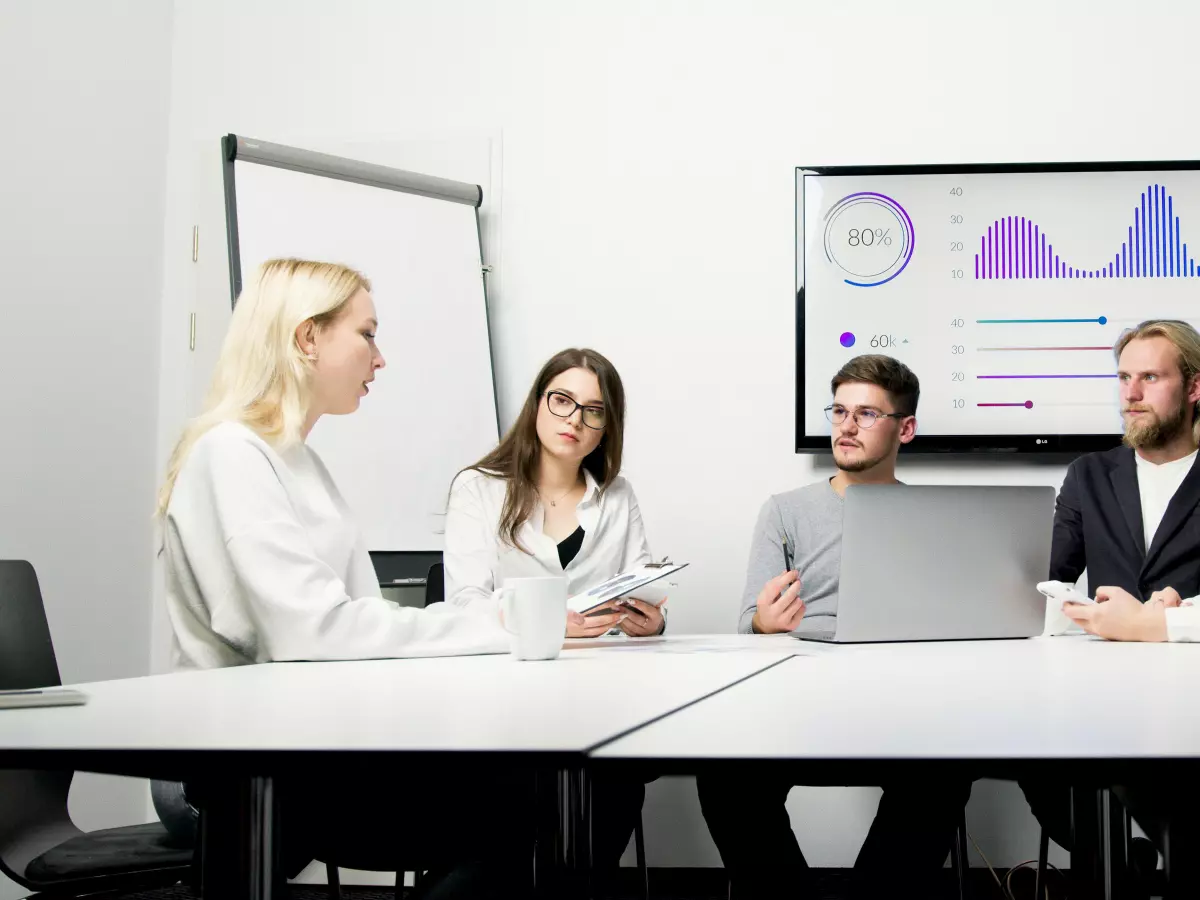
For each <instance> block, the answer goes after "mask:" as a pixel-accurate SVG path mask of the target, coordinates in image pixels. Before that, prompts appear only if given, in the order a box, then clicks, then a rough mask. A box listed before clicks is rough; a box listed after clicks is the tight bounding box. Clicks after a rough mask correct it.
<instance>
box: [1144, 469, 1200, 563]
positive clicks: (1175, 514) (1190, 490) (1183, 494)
mask: <svg viewBox="0 0 1200 900" xmlns="http://www.w3.org/2000/svg"><path fill="white" fill-rule="evenodd" d="M1139 502H1140V501H1139ZM1198 503H1200V456H1197V457H1196V460H1195V461H1194V462H1193V463H1192V468H1191V469H1190V470H1189V471H1188V473H1187V476H1186V477H1185V478H1184V479H1183V482H1182V483H1181V484H1180V485H1179V490H1177V491H1176V492H1175V496H1174V497H1172V498H1171V502H1170V503H1168V504H1167V509H1166V512H1164V513H1163V517H1162V521H1161V522H1160V523H1159V524H1158V530H1157V531H1155V532H1154V540H1153V541H1151V543H1150V550H1149V551H1148V552H1147V553H1146V561H1145V563H1144V564H1143V566H1142V570H1143V571H1145V569H1146V568H1147V567H1148V566H1150V565H1151V564H1152V563H1153V562H1154V557H1155V556H1157V555H1158V554H1159V553H1161V552H1162V549H1163V547H1164V546H1166V545H1167V543H1168V542H1169V541H1170V540H1171V538H1173V537H1175V534H1176V532H1178V531H1179V529H1180V528H1181V527H1182V526H1183V523H1184V522H1186V521H1187V519H1188V516H1190V515H1191V514H1192V512H1193V511H1194V510H1195V509H1196V504H1198Z"/></svg>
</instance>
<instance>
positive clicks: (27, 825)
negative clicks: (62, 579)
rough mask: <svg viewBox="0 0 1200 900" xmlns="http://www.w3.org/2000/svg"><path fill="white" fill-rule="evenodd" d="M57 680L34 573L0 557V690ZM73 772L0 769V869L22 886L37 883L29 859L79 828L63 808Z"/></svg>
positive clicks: (50, 684)
mask: <svg viewBox="0 0 1200 900" xmlns="http://www.w3.org/2000/svg"><path fill="white" fill-rule="evenodd" d="M61 683H62V681H61V680H60V678H59V674H58V661H57V660H56V659H55V657H54V644H53V643H52V642H51V641H50V625H49V623H47V621H46V609H45V607H44V606H43V605H42V592H41V589H40V588H39V587H38V580H37V573H36V572H34V570H33V566H31V565H30V564H29V563H27V562H25V561H24V560H7V559H4V560H0V690H25V689H27V688H39V687H54V686H56V685H59V684H61ZM0 715H4V713H0ZM74 775H75V773H74V772H60V771H55V772H48V771H47V772H42V771H36V772H35V771H30V770H28V769H8V770H3V771H0V872H3V873H4V874H5V875H7V876H8V877H9V878H12V879H13V880H14V881H16V882H18V883H19V884H22V885H24V886H25V887H36V886H35V885H33V884H32V883H31V882H30V881H28V880H27V879H26V878H25V867H26V866H27V865H28V864H29V861H30V860H32V859H34V858H35V857H37V856H38V855H39V854H41V853H42V852H44V851H45V850H48V849H49V848H50V847H53V846H55V845H57V844H60V843H62V842H63V841H65V840H68V839H70V838H72V837H75V836H76V835H78V834H80V833H81V832H80V831H79V829H78V828H76V827H75V826H74V825H73V824H72V823H71V818H70V815H69V813H68V812H67V797H68V795H69V794H70V790H71V779H72V778H73V777H74Z"/></svg>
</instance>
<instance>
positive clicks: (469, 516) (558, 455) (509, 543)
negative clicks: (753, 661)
mask: <svg viewBox="0 0 1200 900" xmlns="http://www.w3.org/2000/svg"><path fill="white" fill-rule="evenodd" d="M624 425H625V390H624V388H623V387H622V386H621V378H620V376H619V375H618V374H617V370H616V369H615V368H613V365H612V363H610V362H609V361H608V360H607V359H605V358H604V357H603V356H601V355H600V354H599V353H596V352H595V351H594V350H574V349H573V350H564V351H562V352H561V353H557V354H555V355H554V357H552V358H551V359H550V361H549V362H547V363H546V364H545V365H544V366H543V367H542V370H541V371H540V372H539V373H538V376H537V378H536V380H535V381H534V383H533V387H532V388H531V390H530V391H529V396H528V397H526V398H525V404H524V406H522V408H521V412H520V414H519V415H518V416H517V421H516V423H515V424H514V425H513V426H512V428H511V429H509V431H508V433H507V434H506V435H505V436H504V438H503V439H502V440H501V441H500V444H499V445H498V446H497V447H496V449H495V450H493V451H492V452H491V453H489V454H487V456H485V457H484V458H483V459H481V460H479V462H477V463H475V464H474V465H472V466H468V467H467V468H466V469H464V470H463V471H462V472H460V473H459V474H458V476H457V477H456V478H455V479H454V483H453V485H451V488H450V499H449V503H448V505H447V509H446V548H445V566H446V571H445V577H446V602H447V603H451V604H454V605H456V606H461V607H465V608H467V609H475V610H478V611H480V612H481V613H484V614H486V615H487V616H489V617H494V616H495V615H496V613H497V601H496V599H495V597H494V591H495V590H496V588H498V587H500V586H502V585H503V584H504V582H505V581H506V580H507V579H510V578H520V577H529V576H538V575H557V576H560V577H566V579H567V593H568V596H571V595H574V594H577V593H581V592H583V591H586V590H588V589H589V588H591V587H594V586H595V585H597V584H599V583H600V582H602V581H604V580H606V579H608V578H611V577H612V576H613V575H614V574H616V573H617V572H623V571H626V570H628V569H630V568H632V567H634V566H638V565H641V564H643V563H647V562H650V561H651V556H650V547H649V544H647V542H646V531H645V528H644V527H643V525H642V514H641V511H640V510H639V509H638V504H637V498H636V497H634V494H633V488H632V487H630V485H629V482H627V481H626V480H625V479H624V478H622V477H621V476H620V474H619V473H620V470H621V450H622V444H623V437H624ZM614 626H616V627H618V628H620V629H621V630H622V631H624V632H625V633H626V634H628V635H632V636H643V635H652V634H658V633H660V632H661V631H662V630H663V627H664V620H663V613H662V611H661V610H660V609H658V608H656V607H655V606H654V605H653V604H651V603H647V602H644V601H641V600H636V599H634V600H629V601H628V605H627V606H622V607H621V613H620V614H618V613H616V612H613V613H611V614H608V615H603V616H593V617H588V618H586V619H585V618H584V617H583V616H581V615H579V614H578V613H570V614H569V617H568V623H567V635H568V636H569V637H594V636H597V635H601V634H604V633H605V632H607V631H608V630H609V629H611V628H612V627H614ZM633 781H634V782H635V783H630V781H629V779H627V778H624V777H623V778H622V779H621V781H619V782H616V781H614V783H612V784H609V783H607V782H605V783H599V782H597V784H596V789H595V790H594V792H593V796H594V798H595V800H594V801H593V811H592V816H593V818H592V828H593V843H592V856H593V864H594V866H595V868H596V870H597V871H598V872H606V873H608V874H609V875H610V876H611V875H612V874H613V873H615V872H616V870H617V866H618V865H619V863H620V858H621V854H622V852H624V849H625V846H626V844H628V843H629V836H630V834H631V833H632V832H633V828H634V825H635V823H636V822H637V819H638V816H639V815H640V813H641V807H642V800H643V797H644V795H645V785H644V784H643V783H642V782H641V781H639V780H637V779H633Z"/></svg>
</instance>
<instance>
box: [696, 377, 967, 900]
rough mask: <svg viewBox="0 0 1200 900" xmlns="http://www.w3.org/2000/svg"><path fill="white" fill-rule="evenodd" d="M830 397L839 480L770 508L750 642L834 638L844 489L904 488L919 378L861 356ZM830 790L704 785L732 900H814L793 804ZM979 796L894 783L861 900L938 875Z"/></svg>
mask: <svg viewBox="0 0 1200 900" xmlns="http://www.w3.org/2000/svg"><path fill="white" fill-rule="evenodd" d="M831 389H832V392H833V402H832V403H831V404H830V405H829V406H827V407H826V408H825V414H826V417H827V418H828V419H829V421H830V423H831V425H832V426H833V427H832V445H833V461H834V464H835V465H836V466H837V470H838V471H837V474H836V475H834V476H833V477H832V478H830V479H828V480H825V479H822V480H821V481H818V482H817V483H816V484H810V485H807V486H806V487H802V488H798V489H796V490H794V491H789V492H787V493H785V494H777V495H775V496H773V497H771V498H770V499H768V500H767V502H766V503H765V504H764V505H763V508H762V511H761V512H760V513H759V516H758V523H757V524H756V525H755V528H754V539H753V542H752V544H751V549H750V564H749V571H748V573H747V577H746V589H745V592H744V595H743V600H742V611H741V616H740V618H739V620H738V630H739V631H741V632H745V633H751V632H753V633H756V634H773V633H781V632H792V633H793V634H800V633H803V632H806V631H809V630H814V631H819V630H824V631H828V630H829V629H830V628H831V626H832V625H833V624H834V622H835V620H836V617H837V606H838V582H839V577H840V572H841V550H842V507H843V504H844V502H845V501H844V498H845V493H846V488H847V487H849V486H851V485H855V484H899V483H900V482H898V481H897V480H896V456H897V454H898V453H899V451H900V446H901V445H902V444H907V443H908V442H909V441H911V440H912V439H913V436H914V435H915V434H916V429H917V420H916V412H917V399H918V396H919V394H920V384H919V382H918V380H917V376H916V375H914V374H913V372H912V371H911V370H910V369H909V368H908V367H907V366H906V365H904V364H903V363H902V362H900V361H899V360H896V359H893V358H891V357H889V356H882V355H867V356H858V357H855V358H854V359H851V360H850V361H849V362H847V363H846V364H845V365H844V366H842V368H841V369H840V370H839V371H838V373H837V374H836V375H835V376H834V377H833V381H832V383H831ZM781 573H782V574H781ZM880 587H881V589H886V585H885V584H881V585H880ZM780 702H787V698H780ZM830 783H831V782H830V781H828V780H826V779H823V778H822V775H821V773H820V772H819V771H818V772H810V771H805V772H800V771H797V772H795V773H792V774H791V775H788V774H783V775H780V774H777V770H774V769H772V770H769V771H768V772H764V773H761V774H756V775H754V776H751V777H747V776H746V774H745V773H739V774H738V776H737V777H734V778H729V777H726V776H701V777H700V778H699V779H697V786H698V788H699V792H700V805H701V808H702V810H703V812H704V819H705V821H706V822H707V823H708V828H709V831H710V833H711V834H712V837H713V840H714V842H715V843H716V845H717V849H718V851H719V852H720V854H721V859H722V861H723V862H724V864H725V869H726V872H727V873H728V874H729V878H730V882H731V897H732V898H733V900H743V898H768V897H769V898H776V897H783V896H789V897H806V896H814V894H813V893H812V886H811V884H810V883H809V882H810V878H809V873H808V864H807V863H806V861H805V859H804V854H803V853H802V852H801V850H800V845H799V844H798V843H797V841H796V836H795V833H794V832H793V831H792V826H791V822H790V820H789V819H788V813H787V809H786V808H785V805H784V804H785V801H786V800H787V795H788V792H789V791H790V790H791V788H792V787H793V786H794V785H797V784H803V785H822V784H830ZM970 793H971V783H970V781H969V780H961V779H960V780H956V781H945V782H942V781H937V782H934V781H929V780H926V781H920V780H915V779H905V780H903V781H897V782H895V783H894V784H889V785H884V793H883V797H882V798H881V800H880V801H879V809H878V812H877V813H876V815H875V821H874V822H873V823H872V825H871V829H870V831H869V832H868V834H867V838H866V840H865V841H864V842H863V846H862V849H861V850H860V851H859V855H858V859H857V860H856V862H855V865H854V891H855V896H859V897H883V896H888V895H889V894H890V893H891V888H892V886H893V885H894V879H896V878H897V877H900V876H901V875H902V874H903V877H905V878H908V877H912V876H916V877H917V878H918V882H919V879H920V877H921V876H922V875H925V876H928V877H933V876H934V875H935V874H936V872H937V870H939V869H941V868H942V866H943V865H944V863H945V861H946V857H947V855H948V854H949V852H950V848H951V845H952V843H953V840H954V830H955V827H956V825H957V823H958V820H959V817H960V815H961V813H962V809H963V806H964V805H965V804H966V802H967V799H968V797H969V796H970Z"/></svg>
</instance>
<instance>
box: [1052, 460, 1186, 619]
mask: <svg viewBox="0 0 1200 900" xmlns="http://www.w3.org/2000/svg"><path fill="white" fill-rule="evenodd" d="M1144 543H1145V531H1144V529H1143V527H1142V501H1141V495H1140V493H1139V491H1138V480H1137V464H1136V463H1135V462H1134V458H1133V451H1132V450H1130V449H1128V448H1127V447H1118V448H1117V449H1115V450H1109V451H1107V452H1104V453H1089V454H1088V455H1087V456H1082V457H1080V458H1079V459H1077V460H1075V462H1073V463H1071V467H1070V468H1069V469H1067V477H1066V480H1065V481H1063V486H1062V490H1061V491H1060V492H1059V495H1058V506H1057V509H1056V511H1055V515H1054V545H1053V548H1052V549H1051V551H1050V577H1051V578H1053V579H1055V580H1057V581H1065V582H1067V583H1068V584H1072V583H1074V582H1075V580H1076V579H1077V578H1078V577H1079V575H1080V573H1082V571H1083V570H1084V568H1086V569H1087V573H1088V590H1089V591H1090V592H1092V593H1095V591H1096V588H1098V587H1100V586H1101V585H1108V584H1112V585H1116V586H1118V587H1123V588H1125V590H1127V591H1129V593H1131V594H1133V596H1135V597H1137V598H1138V599H1139V600H1143V601H1144V600H1145V599H1146V598H1148V597H1149V596H1150V595H1151V594H1152V593H1153V592H1154V591H1157V590H1159V589H1161V588H1165V587H1173V588H1175V590H1177V591H1179V595H1180V596H1181V597H1192V596H1195V595H1196V594H1197V593H1200V553H1198V552H1197V550H1196V548H1197V547H1200V460H1197V462H1196V463H1194V464H1193V465H1192V469H1191V471H1190V472H1188V474H1187V477H1186V478H1184V479H1183V483H1182V484H1181V485H1180V486H1179V489H1178V490H1177V491H1176V492H1175V496H1174V497H1172V498H1171V502H1170V503H1169V504H1168V505H1167V511H1166V512H1165V513H1164V514H1163V518H1162V522H1161V523H1160V524H1159V526H1158V530H1157V531H1156V532H1154V541H1153V543H1152V544H1151V545H1150V546H1149V547H1145V546H1143V545H1144Z"/></svg>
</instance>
